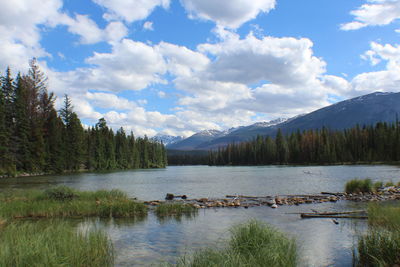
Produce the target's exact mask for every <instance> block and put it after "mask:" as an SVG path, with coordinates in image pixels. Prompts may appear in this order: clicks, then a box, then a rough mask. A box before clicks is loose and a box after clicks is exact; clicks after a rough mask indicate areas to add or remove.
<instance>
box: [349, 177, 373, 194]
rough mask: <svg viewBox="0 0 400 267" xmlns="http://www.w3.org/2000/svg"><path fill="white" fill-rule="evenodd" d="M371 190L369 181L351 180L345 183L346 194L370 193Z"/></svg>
mask: <svg viewBox="0 0 400 267" xmlns="http://www.w3.org/2000/svg"><path fill="white" fill-rule="evenodd" d="M372 189H373V186H372V181H371V179H364V180H359V179H353V180H350V181H348V182H347V183H346V185H345V191H346V193H348V194H353V193H371V192H372Z"/></svg>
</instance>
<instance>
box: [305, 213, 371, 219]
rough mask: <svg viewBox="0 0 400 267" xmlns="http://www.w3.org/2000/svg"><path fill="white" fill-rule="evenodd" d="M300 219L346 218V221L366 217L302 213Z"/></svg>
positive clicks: (365, 217) (364, 217)
mask: <svg viewBox="0 0 400 267" xmlns="http://www.w3.org/2000/svg"><path fill="white" fill-rule="evenodd" d="M300 216H301V218H346V219H368V216H351V215H321V214H315V213H302V214H301V215H300Z"/></svg>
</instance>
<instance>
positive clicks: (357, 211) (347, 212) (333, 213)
mask: <svg viewBox="0 0 400 267" xmlns="http://www.w3.org/2000/svg"><path fill="white" fill-rule="evenodd" d="M355 213H366V211H365V210H354V211H342V212H339V211H338V212H317V211H314V212H313V213H312V212H288V213H286V214H300V215H301V214H313V215H340V214H355Z"/></svg>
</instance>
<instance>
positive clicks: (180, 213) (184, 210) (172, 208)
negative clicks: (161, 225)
mask: <svg viewBox="0 0 400 267" xmlns="http://www.w3.org/2000/svg"><path fill="white" fill-rule="evenodd" d="M154 213H155V214H156V216H157V217H158V219H159V220H160V221H164V220H166V219H170V218H173V219H175V220H178V221H180V220H181V219H182V217H185V218H193V217H194V216H196V215H197V213H198V210H197V209H196V208H195V207H193V206H192V205H188V204H185V203H177V202H175V203H162V204H160V205H158V206H156V207H155V209H154Z"/></svg>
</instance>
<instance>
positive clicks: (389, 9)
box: [341, 0, 400, 31]
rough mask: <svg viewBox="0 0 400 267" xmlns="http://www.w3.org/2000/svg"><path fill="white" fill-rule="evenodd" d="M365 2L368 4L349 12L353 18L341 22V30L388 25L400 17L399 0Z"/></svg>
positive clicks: (369, 0) (368, 0)
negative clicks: (343, 22) (349, 20)
mask: <svg viewBox="0 0 400 267" xmlns="http://www.w3.org/2000/svg"><path fill="white" fill-rule="evenodd" d="M367 2H368V4H364V5H362V6H361V7H359V8H358V9H356V10H353V11H352V12H351V14H352V15H353V16H354V17H355V20H354V21H352V22H349V23H345V24H342V25H341V29H342V30H346V31H348V30H357V29H360V28H363V27H367V26H382V25H388V24H390V23H392V22H393V21H395V20H397V19H399V18H400V0H367Z"/></svg>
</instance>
